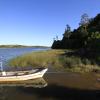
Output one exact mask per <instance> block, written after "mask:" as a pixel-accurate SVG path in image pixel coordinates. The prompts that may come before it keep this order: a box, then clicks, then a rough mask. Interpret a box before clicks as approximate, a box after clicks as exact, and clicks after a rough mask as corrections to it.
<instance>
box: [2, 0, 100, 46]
mask: <svg viewBox="0 0 100 100" xmlns="http://www.w3.org/2000/svg"><path fill="white" fill-rule="evenodd" d="M84 13H87V14H88V15H89V16H90V18H91V17H95V16H96V15H97V14H98V13H100V0H0V45H4V44H5V45H6V44H20V45H40V46H41V45H42V46H51V45H52V43H53V38H54V37H56V36H58V39H62V37H63V35H62V34H63V33H64V30H65V27H66V24H69V25H70V26H71V29H72V30H73V29H75V28H77V27H78V25H79V22H80V19H81V15H82V14H84Z"/></svg>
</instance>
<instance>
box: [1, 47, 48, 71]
mask: <svg viewBox="0 0 100 100" xmlns="http://www.w3.org/2000/svg"><path fill="white" fill-rule="evenodd" d="M47 49H48V48H32V47H30V48H0V61H2V62H3V67H4V69H6V68H7V61H8V60H9V59H12V58H14V57H16V56H20V55H23V54H25V53H29V52H33V51H34V52H35V51H41V50H47Z"/></svg>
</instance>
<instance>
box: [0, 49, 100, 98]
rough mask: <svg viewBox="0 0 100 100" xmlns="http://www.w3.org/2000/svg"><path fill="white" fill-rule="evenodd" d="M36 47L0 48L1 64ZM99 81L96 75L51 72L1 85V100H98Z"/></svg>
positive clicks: (99, 76) (99, 92)
mask: <svg viewBox="0 0 100 100" xmlns="http://www.w3.org/2000/svg"><path fill="white" fill-rule="evenodd" d="M38 50H43V49H37V48H14V49H10V48H9V49H8V48H4V49H0V56H3V58H4V61H7V60H9V59H11V58H13V57H16V56H19V55H22V54H24V53H28V52H32V51H38ZM98 78H100V75H99V74H95V73H85V74H79V73H71V72H66V73H65V72H54V71H53V72H52V70H48V72H46V74H45V75H44V77H43V78H40V79H36V80H30V81H26V82H22V83H8V82H7V83H0V100H100V96H99V95H100V80H98Z"/></svg>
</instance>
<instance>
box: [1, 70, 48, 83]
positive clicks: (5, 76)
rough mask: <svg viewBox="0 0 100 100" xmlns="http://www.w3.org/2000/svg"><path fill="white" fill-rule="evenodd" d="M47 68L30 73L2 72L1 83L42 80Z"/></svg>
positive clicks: (30, 71)
mask: <svg viewBox="0 0 100 100" xmlns="http://www.w3.org/2000/svg"><path fill="white" fill-rule="evenodd" d="M47 70H48V69H47V68H36V69H32V70H29V71H15V72H5V71H1V72H0V82H9V81H10V82H11V81H15V82H16V81H25V80H31V79H36V78H41V77H43V75H44V74H45V73H46V71H47Z"/></svg>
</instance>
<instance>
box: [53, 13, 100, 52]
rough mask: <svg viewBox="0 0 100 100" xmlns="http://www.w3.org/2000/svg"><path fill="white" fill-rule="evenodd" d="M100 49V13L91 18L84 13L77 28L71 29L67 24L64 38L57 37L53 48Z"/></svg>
mask: <svg viewBox="0 0 100 100" xmlns="http://www.w3.org/2000/svg"><path fill="white" fill-rule="evenodd" d="M79 48H87V49H92V50H95V49H96V50H98V49H100V14H97V15H96V17H94V18H89V16H88V14H86V13H84V14H83V15H82V16H81V20H80V23H79V26H78V28H77V29H74V30H73V31H72V30H71V27H70V26H69V25H68V24H67V25H66V28H65V31H64V34H63V38H62V40H58V39H55V40H54V42H53V44H52V49H79Z"/></svg>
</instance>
